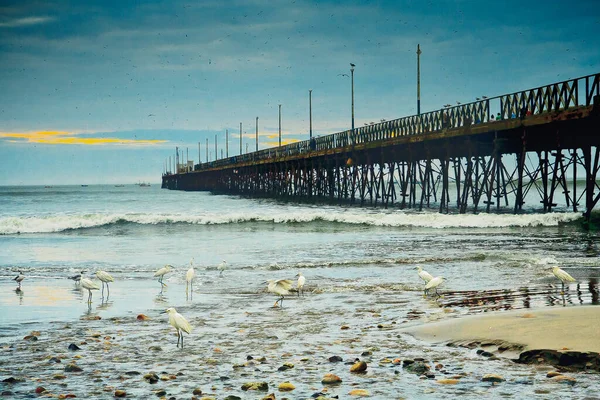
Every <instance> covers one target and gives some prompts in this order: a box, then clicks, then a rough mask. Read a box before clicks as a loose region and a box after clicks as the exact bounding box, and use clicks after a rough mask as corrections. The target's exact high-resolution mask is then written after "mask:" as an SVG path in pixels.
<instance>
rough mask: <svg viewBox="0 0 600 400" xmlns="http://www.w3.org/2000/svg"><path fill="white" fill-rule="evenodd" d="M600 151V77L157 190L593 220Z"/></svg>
mask: <svg viewBox="0 0 600 400" xmlns="http://www.w3.org/2000/svg"><path fill="white" fill-rule="evenodd" d="M599 146H600V73H597V74H594V75H588V76H584V77H580V78H575V79H570V80H567V81H562V82H557V83H552V84H549V85H545V86H541V87H537V88H533V89H527V90H523V91H519V92H515V93H510V94H505V95H501V96H496V97H491V98H483V99H480V100H478V101H475V102H472V103H468V104H462V105H457V106H453V107H447V108H443V109H440V110H435V111H431V112H427V113H423V114H420V115H412V116H408V117H404V118H399V119H395V120H391V121H385V122H381V123H377V124H372V125H368V126H363V127H359V128H356V129H351V130H347V131H344V132H338V133H334V134H330V135H326V136H321V137H318V138H313V139H310V140H305V141H300V142H296V143H292V144H288V145H285V146H280V147H274V148H268V149H263V150H260V151H255V152H250V153H246V154H240V155H237V156H234V157H228V158H224V159H220V160H216V161H212V162H207V163H200V164H195V165H194V166H193V170H192V168H191V167H190V168H188V167H187V166H186V168H185V170H183V171H182V170H180V169H179V168H177V169H178V170H179V171H176V172H166V173H164V174H163V176H162V187H163V188H166V189H172V190H187V191H199V190H201V191H211V192H215V193H227V194H236V195H242V196H250V197H273V198H282V199H290V200H295V201H311V202H329V203H331V202H334V203H340V204H357V205H361V206H381V207H398V208H413V209H418V210H422V209H423V208H432V207H435V208H436V209H438V210H439V212H451V211H452V212H458V213H467V212H475V213H476V212H514V213H519V212H521V211H522V210H523V205H524V202H525V199H526V198H527V199H531V198H533V197H535V198H536V199H537V200H536V204H535V206H530V208H534V209H535V210H536V211H537V210H539V211H540V212H550V211H552V210H554V209H556V208H557V207H562V209H563V210H565V209H566V210H572V211H574V212H583V214H584V216H585V217H586V218H587V219H589V217H590V213H591V211H592V209H593V208H594V207H595V206H596V204H597V203H598V200H599V199H600V186H599V185H598V182H597V175H598V169H599V158H600V150H599ZM178 165H179V164H178ZM538 201H539V203H537V202H538ZM559 204H560V206H559Z"/></svg>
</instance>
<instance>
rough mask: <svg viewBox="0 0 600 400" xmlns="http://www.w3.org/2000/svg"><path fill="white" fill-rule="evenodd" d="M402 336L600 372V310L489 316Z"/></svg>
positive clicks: (412, 330) (548, 310)
mask: <svg viewBox="0 0 600 400" xmlns="http://www.w3.org/2000/svg"><path fill="white" fill-rule="evenodd" d="M402 331H403V332H404V333H407V334H410V335H411V336H413V337H415V338H416V339H418V340H422V341H426V342H430V343H438V344H440V343H445V344H446V345H447V346H450V347H456V346H460V347H467V348H480V350H478V351H479V352H483V353H485V354H484V355H486V356H488V357H494V356H501V357H508V358H510V359H513V361H516V362H521V363H528V364H530V363H540V364H551V365H555V366H560V367H572V368H574V369H595V370H598V371H600V355H599V353H600V340H598V333H600V307H598V306H594V305H586V306H571V307H564V308H563V307H561V308H539V309H532V310H531V309H530V310H514V311H502V312H493V313H486V314H484V315H481V314H480V315H471V316H465V317H461V318H457V319H451V320H444V321H439V322H432V323H427V324H424V325H419V326H412V327H408V328H404V329H402ZM484 350H485V351H484ZM575 359H579V360H575ZM577 364H581V365H577Z"/></svg>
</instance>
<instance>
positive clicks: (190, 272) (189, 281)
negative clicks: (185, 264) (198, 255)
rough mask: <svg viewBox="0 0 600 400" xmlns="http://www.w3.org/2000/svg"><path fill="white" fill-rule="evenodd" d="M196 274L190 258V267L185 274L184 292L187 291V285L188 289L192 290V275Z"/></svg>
mask: <svg viewBox="0 0 600 400" xmlns="http://www.w3.org/2000/svg"><path fill="white" fill-rule="evenodd" d="M195 276H196V272H195V271H194V259H192V260H191V261H190V269H188V271H187V272H186V274H185V282H186V284H185V292H186V293H187V291H188V286H189V287H190V290H192V291H193V290H194V288H193V286H192V283H193V280H194V277H195Z"/></svg>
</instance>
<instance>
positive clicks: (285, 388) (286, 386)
mask: <svg viewBox="0 0 600 400" xmlns="http://www.w3.org/2000/svg"><path fill="white" fill-rule="evenodd" d="M294 389H296V386H294V385H293V384H291V383H290V382H283V383H280V384H279V391H280V392H291V391H292V390H294Z"/></svg>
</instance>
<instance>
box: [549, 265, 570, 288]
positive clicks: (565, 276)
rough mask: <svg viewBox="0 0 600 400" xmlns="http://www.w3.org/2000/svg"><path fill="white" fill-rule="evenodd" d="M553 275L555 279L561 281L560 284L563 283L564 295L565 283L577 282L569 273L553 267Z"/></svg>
mask: <svg viewBox="0 0 600 400" xmlns="http://www.w3.org/2000/svg"><path fill="white" fill-rule="evenodd" d="M552 273H553V274H554V276H555V277H557V278H558V279H560V282H561V283H562V291H561V293H564V291H565V282H566V283H569V282H575V278H573V277H572V276H571V275H569V274H568V273H567V272H565V271H563V270H562V269H560V268H558V267H553V268H552Z"/></svg>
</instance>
